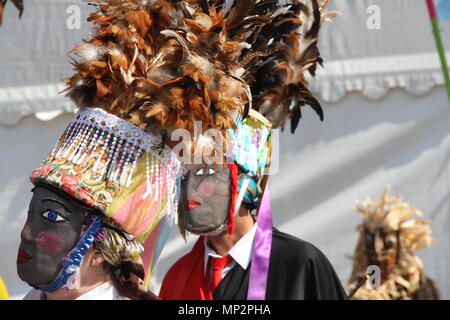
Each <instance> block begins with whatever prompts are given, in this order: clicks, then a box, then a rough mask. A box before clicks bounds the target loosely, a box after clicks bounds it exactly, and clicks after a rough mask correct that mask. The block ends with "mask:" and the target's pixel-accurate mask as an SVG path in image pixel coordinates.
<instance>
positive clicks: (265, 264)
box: [247, 185, 272, 300]
mask: <svg viewBox="0 0 450 320" xmlns="http://www.w3.org/2000/svg"><path fill="white" fill-rule="evenodd" d="M271 248H272V214H271V210H270V192H269V186H268V185H267V187H266V190H265V192H264V194H263V198H262V201H261V207H260V208H259V212H258V224H257V227H256V235H255V240H254V242H253V250H252V263H251V268H250V280H249V283H248V291H247V300H265V299H266V288H267V277H268V274H269V261H270V249H271Z"/></svg>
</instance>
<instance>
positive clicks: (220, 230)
mask: <svg viewBox="0 0 450 320" xmlns="http://www.w3.org/2000/svg"><path fill="white" fill-rule="evenodd" d="M186 230H188V231H189V232H190V233H192V234H194V235H196V236H203V237H215V236H218V235H220V234H222V233H223V232H225V231H227V230H228V224H227V223H223V224H221V225H220V226H219V227H217V228H216V229H213V230H211V231H204V232H196V231H191V230H189V229H188V228H186Z"/></svg>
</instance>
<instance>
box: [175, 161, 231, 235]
mask: <svg viewBox="0 0 450 320" xmlns="http://www.w3.org/2000/svg"><path fill="white" fill-rule="evenodd" d="M230 187H231V176H230V169H229V168H228V167H222V168H218V169H217V170H216V169H213V168H211V167H210V168H205V167H201V166H191V167H188V168H186V171H185V174H184V178H183V180H182V182H181V195H180V204H179V210H180V214H181V218H182V220H183V223H184V226H185V228H186V230H188V231H190V232H192V233H196V234H204V233H208V232H212V231H214V230H217V229H218V228H219V227H220V226H222V225H223V224H225V223H227V222H228V216H229V210H230Z"/></svg>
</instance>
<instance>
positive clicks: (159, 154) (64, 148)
mask: <svg viewBox="0 0 450 320" xmlns="http://www.w3.org/2000/svg"><path fill="white" fill-rule="evenodd" d="M178 170H179V162H178V160H177V158H176V156H175V155H174V154H173V153H172V152H171V150H170V149H169V148H168V147H166V146H164V145H163V144H162V139H161V136H160V135H158V134H156V133H155V132H150V131H149V130H147V131H144V130H142V129H141V128H139V127H137V126H135V125H133V124H131V123H129V122H128V121H126V120H123V119H121V118H119V117H117V116H114V115H112V114H109V113H107V112H105V111H103V110H101V109H92V108H82V109H80V110H79V111H78V113H77V115H76V116H75V118H74V119H73V120H72V121H71V122H70V123H69V125H68V127H67V128H66V130H65V131H64V133H63V135H62V136H61V137H60V138H59V139H58V142H57V144H56V146H55V147H54V149H53V150H52V151H51V152H50V154H49V155H48V156H47V157H46V158H45V160H44V161H43V162H42V164H41V165H40V166H39V167H38V168H37V169H35V170H34V172H33V174H32V176H31V181H32V183H34V184H39V183H44V184H49V185H52V186H54V187H56V188H58V189H60V190H62V191H64V192H66V193H67V194H69V195H71V196H72V197H74V198H76V199H78V200H81V201H82V202H84V203H85V204H87V205H88V206H90V207H93V208H96V209H98V210H100V211H101V212H102V213H103V214H105V215H106V216H108V217H110V218H112V219H113V220H114V221H115V222H116V223H117V224H118V225H120V227H121V228H122V229H123V230H124V231H126V232H127V233H130V234H133V235H134V236H136V237H138V238H140V239H139V240H143V239H145V238H146V236H147V235H148V234H149V232H151V230H152V229H153V228H154V227H155V225H156V224H157V223H158V222H159V220H160V219H161V218H162V217H163V216H164V215H165V214H168V215H169V216H170V217H171V218H172V221H174V219H176V215H174V214H173V213H174V212H176V207H177V190H176V185H175V184H176V183H175V181H176V176H177V174H178Z"/></svg>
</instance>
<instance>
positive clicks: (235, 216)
mask: <svg viewBox="0 0 450 320" xmlns="http://www.w3.org/2000/svg"><path fill="white" fill-rule="evenodd" d="M221 3H223V1H210V2H209V4H210V6H208V1H203V4H204V7H202V8H201V10H197V11H195V12H194V13H193V14H192V16H193V18H192V19H193V20H194V21H191V22H190V25H189V27H190V28H191V30H200V29H204V28H213V29H212V30H211V32H212V31H215V34H217V37H218V39H220V40H221V41H229V42H230V46H231V44H234V43H235V42H237V43H240V44H241V46H242V47H243V48H245V50H243V51H242V52H241V53H240V55H236V57H235V60H233V61H225V62H222V61H219V62H222V63H223V65H226V63H228V65H229V66H230V67H234V68H236V67H239V68H241V69H238V70H239V72H240V73H238V74H240V75H241V79H242V82H243V83H246V84H248V87H249V90H248V91H250V97H249V101H251V102H252V107H253V108H250V109H251V110H250V112H249V113H248V114H246V113H245V112H244V113H243V116H242V118H241V119H237V120H236V128H235V129H234V130H228V134H227V137H228V145H231V147H228V149H226V158H227V160H231V161H227V163H220V164H218V163H217V162H215V163H213V164H211V165H209V166H208V165H204V164H202V165H184V168H183V169H184V173H183V180H182V182H181V194H180V203H179V227H180V230H181V232H182V234H183V235H184V234H185V232H186V231H189V232H191V233H193V234H196V235H200V237H199V239H198V240H197V242H196V244H195V245H194V247H193V249H192V250H191V251H190V252H189V253H188V254H187V255H185V256H183V257H182V258H181V259H180V260H178V261H177V262H176V263H175V264H174V265H173V266H172V267H171V269H170V270H169V271H168V273H167V274H166V276H165V278H164V281H163V284H162V288H161V292H160V296H161V298H162V299H200V300H211V299H232V300H234V299H236V300H238V299H240V300H242V299H344V298H345V293H344V290H343V288H342V286H341V283H340V281H339V279H338V277H337V276H336V273H335V271H334V270H333V268H332V266H331V265H330V263H329V261H328V260H327V258H326V257H325V256H324V255H323V254H322V252H320V251H319V250H318V249H317V248H315V247H314V246H313V245H311V244H309V243H307V242H305V241H302V240H300V239H297V238H295V237H293V236H290V235H288V234H285V233H282V232H280V231H278V230H277V229H273V228H272V221H271V212H270V203H269V191H268V188H267V187H266V185H267V175H266V174H267V169H268V168H269V162H270V153H271V144H272V141H271V137H272V135H271V129H272V128H274V127H275V128H276V127H283V124H284V122H285V120H286V119H288V118H290V119H291V131H292V132H294V131H295V129H296V127H297V124H298V122H299V119H300V117H301V112H300V107H301V106H302V105H305V104H306V105H310V106H311V107H312V108H313V109H314V110H315V111H316V112H317V113H318V114H319V116H320V117H321V119H322V117H323V114H322V109H321V107H320V105H319V103H318V101H317V100H316V99H315V98H314V97H313V96H312V95H311V93H310V92H309V91H308V90H307V88H306V82H305V80H304V78H303V72H304V71H305V70H308V71H309V72H311V74H312V75H314V72H315V68H316V63H317V62H321V59H320V56H319V53H318V50H317V47H316V44H317V35H318V32H319V29H320V25H321V22H323V21H324V20H325V19H326V17H327V16H329V15H330V14H329V15H327V14H325V13H324V9H325V7H326V1H307V2H306V4H304V3H302V2H299V1H292V2H289V3H288V4H278V3H277V2H276V1H259V2H257V1H235V2H234V4H233V6H232V7H231V9H230V11H228V12H226V13H225V12H224V11H223V10H222V7H221V6H220V4H221ZM207 22H208V23H207ZM187 34H188V35H189V33H187ZM193 39H194V40H195V38H194V37H191V38H189V37H188V39H183V40H182V41H185V42H186V43H187V44H189V46H190V48H194V49H195V48H196V42H195V41H193ZM212 40H213V39H211V41H212ZM180 41H181V40H180ZM215 41H218V40H215ZM192 42H193V43H192ZM220 45H223V48H222V50H220V51H216V52H227V51H228V52H229V51H230V49H228V50H227V42H225V44H220ZM205 47H206V45H205ZM205 50H206V49H205ZM197 52H200V53H201V52H202V51H197ZM211 52H212V50H211ZM230 58H231V57H230ZM218 91H219V90H218ZM236 93H239V91H237V90H236V91H234V94H236ZM215 94H221V95H223V96H225V94H232V92H226V91H225V92H223V91H219V92H217V93H215ZM232 98H233V97H232V96H230V97H229V99H232ZM258 111H259V112H258ZM198 141H201V142H199V143H200V144H206V145H208V147H207V148H210V146H209V144H207V143H205V141H207V138H199V139H198ZM200 149H202V148H200Z"/></svg>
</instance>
